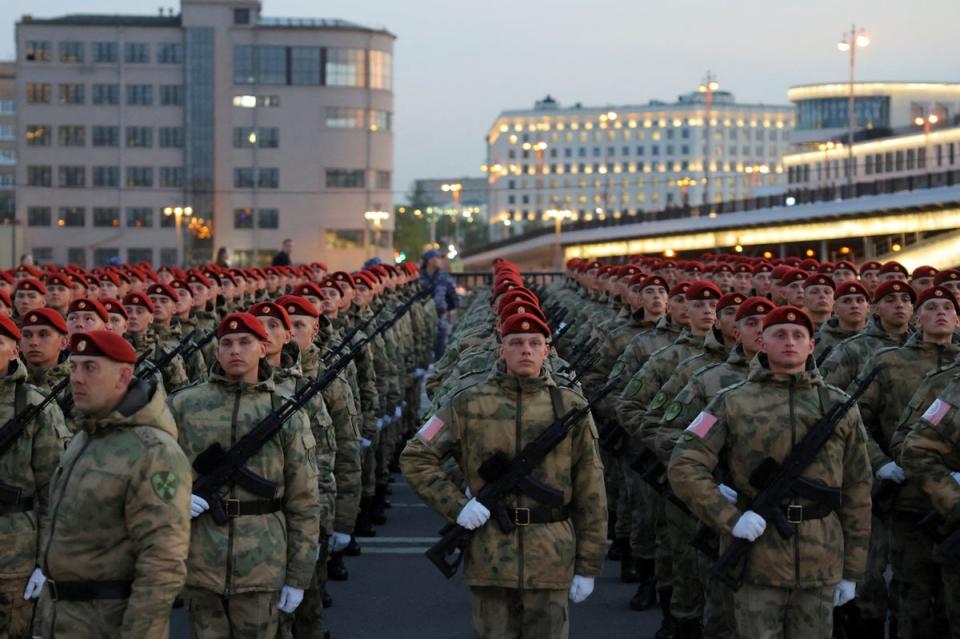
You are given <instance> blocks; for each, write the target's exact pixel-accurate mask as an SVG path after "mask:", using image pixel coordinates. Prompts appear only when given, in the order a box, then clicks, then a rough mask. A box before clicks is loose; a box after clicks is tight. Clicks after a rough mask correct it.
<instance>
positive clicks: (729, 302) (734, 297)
mask: <svg viewBox="0 0 960 639" xmlns="http://www.w3.org/2000/svg"><path fill="white" fill-rule="evenodd" d="M745 299H747V296H746V295H744V294H743V293H727V294H726V295H724V296H723V297H721V298H720V301H719V302H717V312H718V313H719V312H720V311H722V310H723V309H725V308H727V307H728V306H740V305H741V304H743V301H744V300H745Z"/></svg>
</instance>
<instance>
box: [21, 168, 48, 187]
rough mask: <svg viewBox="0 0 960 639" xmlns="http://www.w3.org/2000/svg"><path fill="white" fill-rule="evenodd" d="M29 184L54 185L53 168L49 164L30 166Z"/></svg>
mask: <svg viewBox="0 0 960 639" xmlns="http://www.w3.org/2000/svg"><path fill="white" fill-rule="evenodd" d="M27 186H53V168H52V167H49V166H28V167H27Z"/></svg>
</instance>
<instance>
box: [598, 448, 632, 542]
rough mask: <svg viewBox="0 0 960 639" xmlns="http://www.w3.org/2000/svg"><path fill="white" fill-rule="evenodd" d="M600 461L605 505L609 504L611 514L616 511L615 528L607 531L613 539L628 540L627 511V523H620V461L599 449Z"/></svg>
mask: <svg viewBox="0 0 960 639" xmlns="http://www.w3.org/2000/svg"><path fill="white" fill-rule="evenodd" d="M600 459H601V460H602V461H603V488H604V490H605V491H606V492H607V503H608V504H610V510H611V512H613V511H614V509H616V513H617V527H616V529H614V530H611V531H609V533H610V534H612V535H613V538H614V539H628V538H629V537H630V520H629V515H630V513H629V511H628V512H627V515H626V518H627V521H626V522H624V523H623V524H621V523H620V516H621V514H622V513H623V511H624V508H625V506H624V504H622V503H621V500H622V498H623V496H624V495H623V492H624V491H623V490H622V488H621V485H622V484H623V470H622V469H621V468H620V460H619V459H618V458H617V456H616V455H613V454H612V453H609V452H607V451H605V450H604V449H602V448H601V449H600Z"/></svg>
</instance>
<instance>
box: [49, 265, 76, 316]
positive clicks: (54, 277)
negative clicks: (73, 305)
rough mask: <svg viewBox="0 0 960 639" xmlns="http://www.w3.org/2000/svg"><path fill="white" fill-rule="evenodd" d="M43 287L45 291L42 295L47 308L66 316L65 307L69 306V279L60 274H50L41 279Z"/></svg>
mask: <svg viewBox="0 0 960 639" xmlns="http://www.w3.org/2000/svg"><path fill="white" fill-rule="evenodd" d="M43 285H44V286H45V287H46V289H47V292H46V293H45V294H44V298H45V299H46V306H47V308H52V309H53V310H55V311H56V312H58V313H60V314H61V315H66V314H67V307H68V306H70V293H71V290H70V288H71V283H70V278H69V277H68V276H67V275H64V274H62V273H51V274H50V275H47V276H46V277H45V278H44V279H43Z"/></svg>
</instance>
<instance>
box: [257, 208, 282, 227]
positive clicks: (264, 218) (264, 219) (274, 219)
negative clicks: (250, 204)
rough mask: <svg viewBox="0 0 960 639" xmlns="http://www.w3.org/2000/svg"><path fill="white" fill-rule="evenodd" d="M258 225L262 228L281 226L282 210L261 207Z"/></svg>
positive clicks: (258, 212) (258, 213) (258, 214)
mask: <svg viewBox="0 0 960 639" xmlns="http://www.w3.org/2000/svg"><path fill="white" fill-rule="evenodd" d="M257 226H258V227H259V228H262V229H276V228H280V212H279V211H278V210H277V209H259V210H258V211H257Z"/></svg>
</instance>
